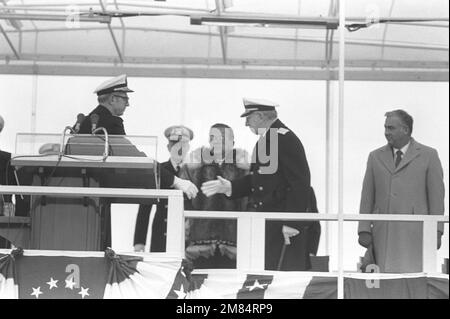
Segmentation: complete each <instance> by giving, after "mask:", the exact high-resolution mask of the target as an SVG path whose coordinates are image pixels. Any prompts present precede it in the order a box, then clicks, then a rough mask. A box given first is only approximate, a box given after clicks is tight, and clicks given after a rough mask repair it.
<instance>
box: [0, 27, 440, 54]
mask: <svg viewBox="0 0 450 319" xmlns="http://www.w3.org/2000/svg"><path fill="white" fill-rule="evenodd" d="M111 29H112V30H121V28H120V27H111ZM96 30H104V28H100V27H92V28H83V27H81V28H77V29H67V28H48V29H40V30H39V33H43V32H57V31H65V32H79V31H96ZM127 31H142V32H148V31H152V32H162V33H166V32H167V33H173V34H189V35H198V36H205V37H210V36H220V34H214V33H208V32H197V31H186V30H180V29H179V30H176V29H166V28H144V27H127ZM15 32H18V31H16V30H9V31H8V32H7V33H15ZM21 32H23V33H27V32H36V30H34V29H31V30H22V31H21ZM228 38H233V39H253V40H271V41H287V42H298V41H300V42H305V43H322V44H323V43H325V41H324V39H323V38H319V37H317V38H313V37H308V38H307V37H300V38H298V39H296V38H293V37H275V36H249V35H237V34H229V35H228ZM332 43H333V44H337V43H338V41H337V40H333V41H332ZM346 45H347V46H349V45H355V46H370V47H381V46H382V43H381V42H376V41H365V40H349V41H346ZM384 46H385V47H386V48H399V49H414V50H431V51H443V52H444V51H448V46H445V45H442V46H436V45H433V46H431V45H415V44H413V43H411V44H410V43H404V42H398V41H391V42H389V43H385V44H384Z"/></svg>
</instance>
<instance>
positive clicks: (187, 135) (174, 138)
mask: <svg viewBox="0 0 450 319" xmlns="http://www.w3.org/2000/svg"><path fill="white" fill-rule="evenodd" d="M164 135H165V136H166V137H167V139H168V140H169V142H178V141H190V140H192V139H193V138H194V132H193V131H192V130H191V129H190V128H188V127H186V126H183V125H173V126H170V127H168V128H166V129H165V130H164Z"/></svg>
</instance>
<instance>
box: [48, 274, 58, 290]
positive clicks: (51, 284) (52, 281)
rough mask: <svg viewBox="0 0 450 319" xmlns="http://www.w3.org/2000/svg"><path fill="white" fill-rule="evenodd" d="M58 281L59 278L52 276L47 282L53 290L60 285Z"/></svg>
mask: <svg viewBox="0 0 450 319" xmlns="http://www.w3.org/2000/svg"><path fill="white" fill-rule="evenodd" d="M57 282H58V280H54V279H53V277H51V278H50V281H48V282H47V285H49V288H48V289H50V290H52V288H58V286H57V285H56V283H57Z"/></svg>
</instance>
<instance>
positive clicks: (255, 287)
mask: <svg viewBox="0 0 450 319" xmlns="http://www.w3.org/2000/svg"><path fill="white" fill-rule="evenodd" d="M264 286H267V284H260V283H259V282H258V280H255V283H254V284H253V286H245V288H248V289H249V290H250V291H253V290H255V289H264Z"/></svg>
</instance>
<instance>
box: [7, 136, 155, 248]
mask: <svg viewBox="0 0 450 319" xmlns="http://www.w3.org/2000/svg"><path fill="white" fill-rule="evenodd" d="M141 138H146V139H151V140H152V142H151V143H154V144H155V146H156V137H141ZM49 140H51V138H50V139H49ZM48 145H50V146H51V147H47V146H48ZM60 145H61V144H58V143H46V144H44V146H46V147H43V146H42V145H41V146H40V147H39V148H40V151H41V152H40V153H42V154H39V155H33V154H32V155H17V154H15V155H14V156H12V160H11V165H13V166H14V167H15V168H19V167H20V168H21V171H22V175H23V174H27V175H29V176H32V183H31V185H32V186H58V187H110V188H111V187H113V188H156V187H157V185H159V183H158V180H157V175H158V174H155V173H156V172H155V169H156V167H157V165H156V163H155V161H154V159H152V158H149V157H147V156H146V153H145V152H142V151H140V150H139V149H138V148H137V147H136V146H135V145H134V144H133V143H132V142H131V141H130V140H129V139H128V138H127V137H125V136H114V137H109V139H108V145H107V147H106V148H105V137H103V136H97V135H95V136H94V135H74V136H70V137H69V138H68V140H67V143H65V144H64V151H63V152H61V151H57V150H58V149H59V148H60ZM43 149H44V152H42V150H43ZM155 149H156V147H155ZM105 150H107V153H106V154H105ZM130 202H131V203H136V202H137V201H136V200H135V199H127V198H121V199H114V198H93V197H83V198H74V197H68V198H64V197H52V196H32V197H31V203H30V207H31V208H30V220H31V222H30V223H31V234H30V247H29V248H31V249H40V250H53V249H56V250H78V251H96V250H103V249H104V248H105V243H107V242H108V236H110V229H111V226H110V205H111V203H130ZM152 202H153V200H150V199H149V200H141V201H140V203H147V204H148V203H152Z"/></svg>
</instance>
